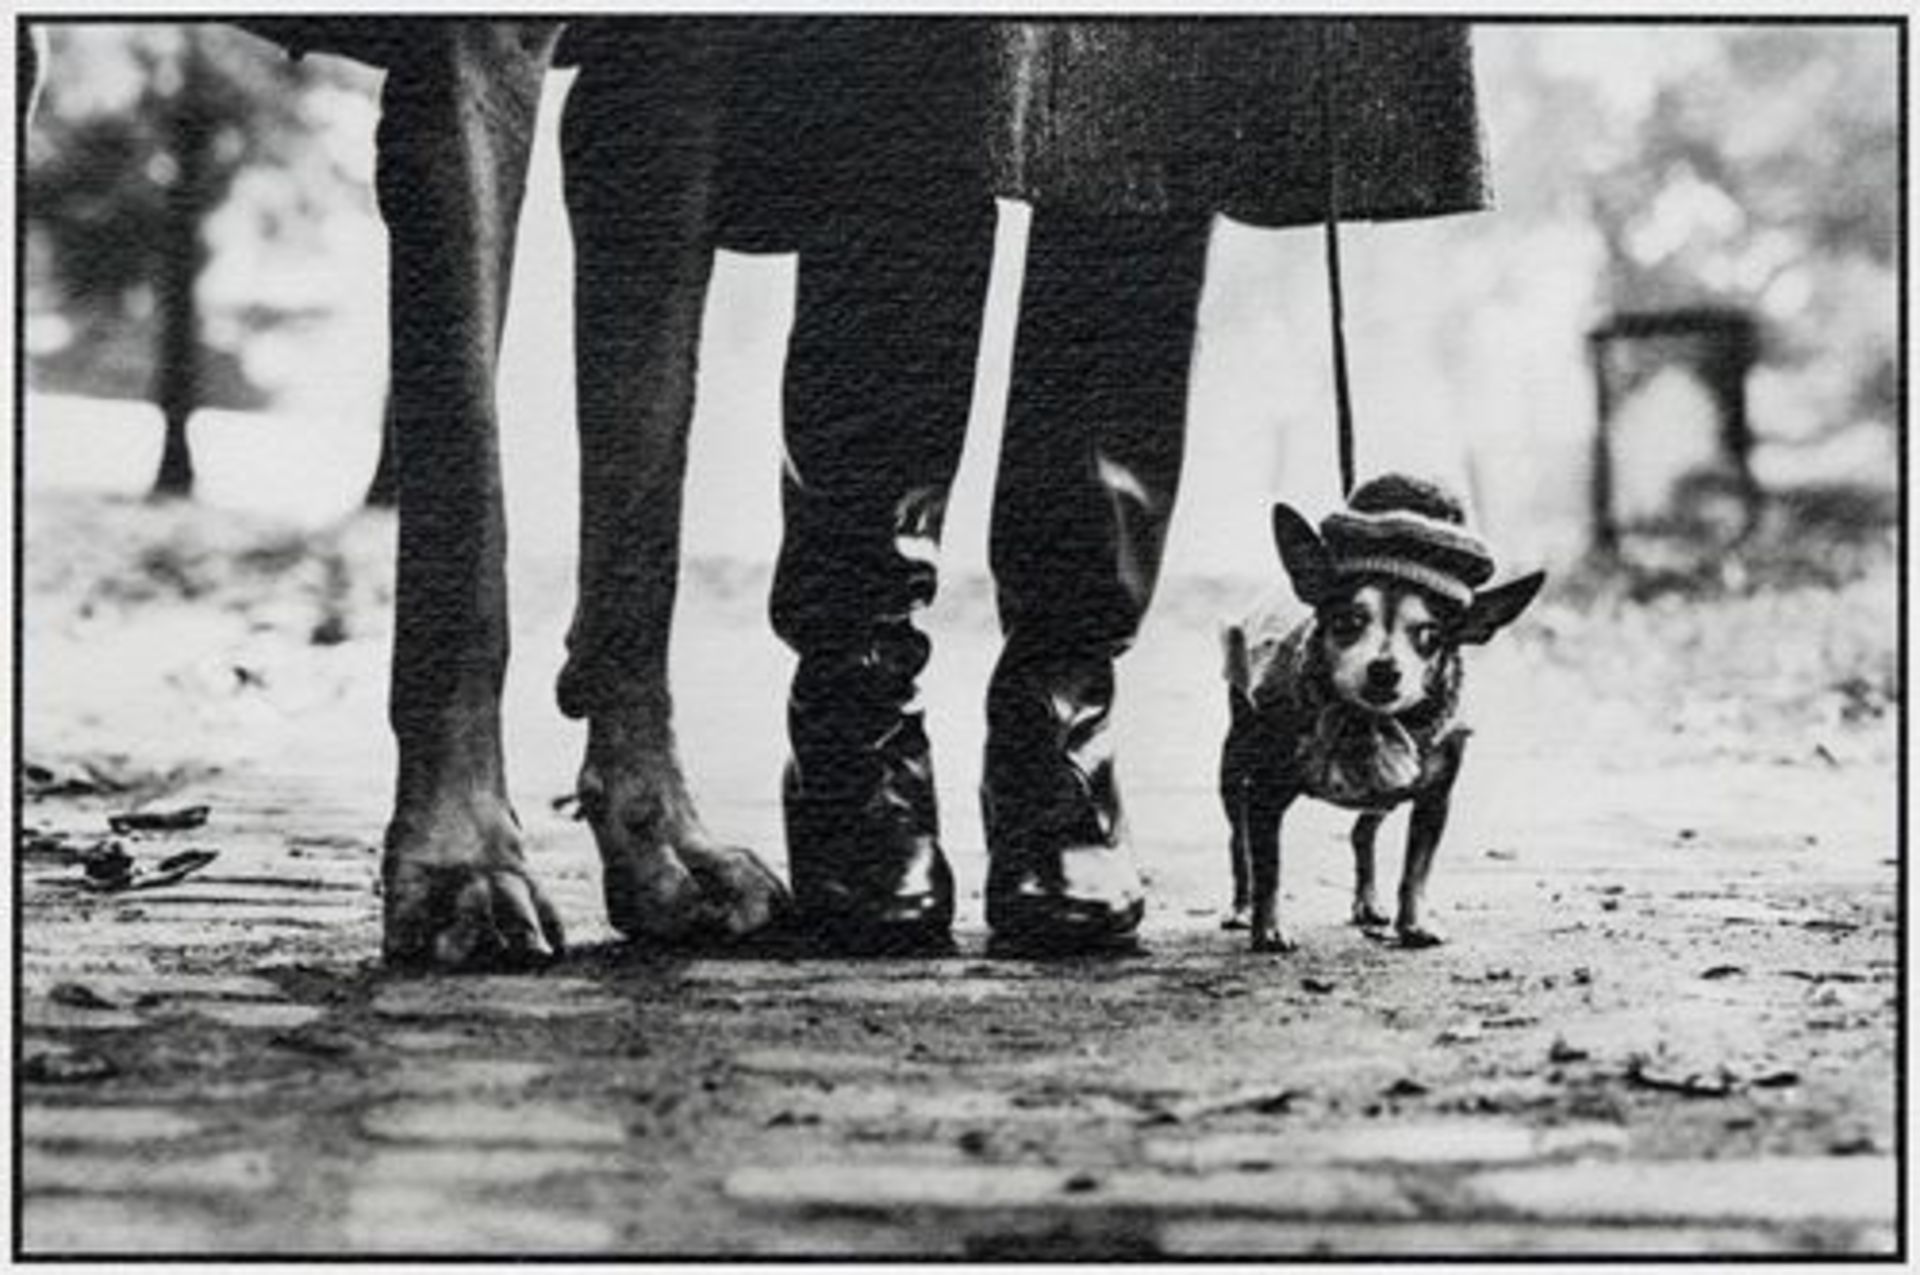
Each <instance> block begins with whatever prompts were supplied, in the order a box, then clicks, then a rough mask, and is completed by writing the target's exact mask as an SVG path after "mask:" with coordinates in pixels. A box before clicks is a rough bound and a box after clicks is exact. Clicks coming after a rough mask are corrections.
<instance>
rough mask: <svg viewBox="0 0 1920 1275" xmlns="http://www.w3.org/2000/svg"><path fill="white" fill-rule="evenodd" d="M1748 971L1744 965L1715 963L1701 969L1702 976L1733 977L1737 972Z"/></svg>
mask: <svg viewBox="0 0 1920 1275" xmlns="http://www.w3.org/2000/svg"><path fill="white" fill-rule="evenodd" d="M1746 972H1747V969H1746V966H1744V965H1715V966H1712V967H1711V968H1708V969H1704V970H1701V971H1700V977H1701V978H1732V977H1733V976H1734V975H1736V974H1744V973H1746Z"/></svg>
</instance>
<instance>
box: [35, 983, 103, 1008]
mask: <svg viewBox="0 0 1920 1275" xmlns="http://www.w3.org/2000/svg"><path fill="white" fill-rule="evenodd" d="M47 999H48V1000H50V1001H52V1002H53V1003H54V1004H56V1005H66V1006H69V1007H70V1008H73V1009H118V1008H120V1007H119V1006H118V1005H116V1004H114V1003H113V1002H112V1001H110V1000H108V999H107V998H106V997H104V996H102V995H101V994H100V993H98V992H96V991H94V990H93V989H92V988H91V987H88V986H87V985H86V984H85V983H55V984H54V985H53V986H52V987H50V988H48V989H47Z"/></svg>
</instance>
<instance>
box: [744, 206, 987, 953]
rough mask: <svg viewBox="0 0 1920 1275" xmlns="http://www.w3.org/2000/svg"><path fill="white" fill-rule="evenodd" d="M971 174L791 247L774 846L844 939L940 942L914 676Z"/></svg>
mask: <svg viewBox="0 0 1920 1275" xmlns="http://www.w3.org/2000/svg"><path fill="white" fill-rule="evenodd" d="M993 232H994V209H993V204H992V202H991V200H990V199H989V198H988V197H987V196H986V194H985V193H984V191H976V192H973V193H972V194H971V196H970V197H969V198H962V199H958V200H954V201H949V202H946V203H945V204H944V205H942V206H937V207H925V208H921V209H918V210H915V211H914V212H913V213H912V214H911V215H905V214H902V213H900V212H897V211H894V212H889V211H887V210H870V211H869V212H868V213H867V214H866V215H865V216H864V217H863V218H862V219H859V220H850V219H849V220H841V221H840V222H838V224H837V225H836V226H835V228H834V233H833V234H832V235H831V236H828V237H826V238H824V239H822V240H820V241H817V242H814V243H810V244H809V245H808V246H807V247H806V248H804V249H803V251H802V253H801V260H800V278H799V293H798V300H797V308H796V315H795V323H794V331H793V336H792V340H791V345H790V348H789V353H788V365H787V383H786V431H787V462H786V472H785V475H784V480H783V486H782V506H783V511H784V515H785V536H784V540H783V542H782V545H781V551H780V560H779V566H778V571H777V574H776V577H775V581H774V591H773V601H772V612H773V619H774V626H775V628H776V630H777V631H778V632H779V634H780V636H781V638H782V639H784V640H785V641H786V642H787V644H788V645H789V646H791V647H792V648H793V650H794V651H795V653H796V654H798V656H799V657H800V658H799V665H798V667H797V669H796V670H795V673H794V680H793V691H792V698H791V702H790V705H789V711H788V726H789V734H790V738H791V742H792V746H793V754H792V761H791V763H790V765H789V767H788V771H787V779H786V794H785V795H786V812H787V847H788V855H789V864H790V873H791V876H792V881H793V887H794V895H795V900H796V902H797V904H798V906H799V909H800V912H801V916H802V919H803V922H804V923H805V924H806V925H807V927H808V929H809V930H810V932H812V933H813V934H814V935H816V936H817V937H819V938H820V939H821V940H822V941H824V942H826V943H828V944H830V945H834V946H838V947H842V948H847V949H858V948H878V949H888V948H899V949H910V948H915V947H925V946H937V945H939V944H942V943H944V942H946V941H947V935H948V928H949V926H950V924H951V921H952V914H953V884H952V877H951V874H950V872H949V870H948V867H947V864H946V861H945V859H944V858H943V857H942V854H941V851H940V846H939V841H938V835H939V829H938V818H937V814H936V808H935V801H934V782H933V770H932V759H931V755H930V753H929V750H928V745H927V738H926V733H925V729H924V726H923V724H922V715H921V712H920V709H919V707H918V705H917V702H916V690H915V679H916V677H917V676H918V674H919V673H920V671H921V669H922V668H923V667H924V666H925V664H926V661H927V657H928V654H929V645H928V641H927V638H926V635H925V634H924V633H922V632H921V631H920V630H919V629H918V628H917V627H916V625H915V617H916V616H917V614H918V613H919V612H921V611H922V610H923V609H924V608H925V607H926V606H927V604H928V603H929V602H930V601H931V600H932V598H933V593H934V587H935V560H936V555H937V552H938V547H939V539H940V529H941V523H942V520H943V517H944V515H945V511H946V501H947V493H948V489H949V487H950V486H951V485H952V482H953V475H954V470H955V469H956V467H957V466H958V464H959V459H960V451H961V445H962V443H963V441H964V439H965V435H966V426H967V418H968V414H969V411H970V408H971V403H972V396H973V381H974V364H975V359H976V357H977V352H978V347H979V335H980V320H981V311H982V307H983V305H984V303H985V298H986V287H987V275H988V269H989V265H990V262H991V257H992V251H993Z"/></svg>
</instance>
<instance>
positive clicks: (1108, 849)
mask: <svg viewBox="0 0 1920 1275" xmlns="http://www.w3.org/2000/svg"><path fill="white" fill-rule="evenodd" d="M1206 246H1207V222H1206V220H1205V219H1204V218H1177V217H1135V218H1125V217H1120V218H1102V217H1084V216H1075V215H1071V214H1066V213H1063V212H1061V211H1060V210H1057V209H1049V208H1041V209H1038V210H1036V212H1035V213H1034V217H1033V222H1032V225H1031V227H1030V230H1029V234H1028V242H1027V272H1026V282H1025V286H1024V288H1023V290H1022V293H1021V303H1020V320H1019V329H1018V332H1017V334H1016V336H1015V340H1014V355H1013V385H1012V391H1011V394H1010V396H1009V399H1008V404H1007V424H1006V433H1005V435H1004V437H1003V439H1002V441H1001V448H1000V472H999V476H998V481H997V484H996V487H995V492H994V509H993V532H992V537H993V539H992V552H993V575H994V584H995V588H996V592H997V595H998V599H999V604H1000V625H1001V629H1002V631H1003V633H1004V635H1005V638H1006V647H1005V650H1004V651H1003V652H1002V654H1001V657H1000V662H999V664H998V666H997V667H996V668H995V669H994V675H993V685H992V687H991V688H990V689H989V691H988V696H987V753H986V771H985V776H984V782H983V784H982V789H981V806H982V813H983V815H984V818H985V821H986V829H987V854H988V856H989V860H990V862H989V867H988V873H987V923H988V925H990V926H991V927H992V929H993V937H994V941H995V946H996V947H997V948H1014V949H1018V948H1030V949H1042V950H1074V949H1086V948H1101V947H1111V946H1115V945H1121V946H1131V936H1132V934H1133V933H1134V931H1135V930H1136V929H1137V928H1138V926H1139V924H1140V919H1141V916H1142V914H1143V913H1144V911H1145V900H1144V897H1143V895H1144V892H1143V890H1142V888H1141V883H1140V876H1139V873H1138V872H1136V871H1135V870H1134V866H1133V859H1132V855H1131V854H1130V852H1129V851H1128V849H1127V846H1126V843H1125V839H1124V837H1125V829H1124V824H1123V820H1122V818H1121V813H1120V795H1119V791H1118V789H1117V787H1116V785H1115V781H1114V772H1113V748H1112V736H1111V733H1110V730H1109V718H1110V716H1111V713H1112V709H1113V689H1114V678H1113V670H1114V661H1115V660H1117V659H1118V658H1119V657H1120V655H1121V654H1122V653H1123V652H1125V650H1126V649H1127V647H1128V646H1129V645H1130V644H1131V643H1132V641H1133V638H1134V635H1135V634H1136V633H1137V632H1139V628H1140V622H1141V619H1142V618H1143V617H1144V616H1145V614H1146V609H1147V605H1148V603H1149V601H1150V600H1151V599H1152V596H1153V588H1154V583H1155V581H1156V579H1157V578H1158V576H1159V572H1160V562H1161V556H1162V551H1163V549H1164V547H1165V540H1166V530H1167V521H1168V519H1169V518H1170V517H1171V515H1172V512H1173V503H1174V497H1175V494H1176V492H1177V490H1178V487H1179V478H1180V460H1181V451H1182V446H1183V442H1184V429H1185V417H1186V399H1187V381H1188V372H1189V366H1190V364H1191V361H1192V352H1193V334H1194V324H1195V315H1196V313H1197V308H1198V302H1199V297H1200V286H1201V282H1202V280H1203V277H1204V274H1205V266H1206Z"/></svg>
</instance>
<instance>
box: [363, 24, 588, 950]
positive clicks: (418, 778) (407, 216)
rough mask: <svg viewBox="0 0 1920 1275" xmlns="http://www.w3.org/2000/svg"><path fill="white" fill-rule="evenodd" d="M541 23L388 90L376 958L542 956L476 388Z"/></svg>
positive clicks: (426, 54)
mask: <svg viewBox="0 0 1920 1275" xmlns="http://www.w3.org/2000/svg"><path fill="white" fill-rule="evenodd" d="M559 30H560V24H558V23H512V22H469V21H461V22H421V23H419V24H417V26H416V28H415V30H414V31H413V32H412V33H411V34H412V38H411V39H410V40H409V41H408V42H407V45H406V48H405V50H404V52H403V53H402V54H400V55H397V56H396V58H395V60H394V62H393V64H392V65H391V66H390V68H389V70H388V74H387V80H386V85H385V88H384V90H383V92H382V97H381V119H380V129H379V135H378V145H379V167H378V174H377V188H378V192H379V199H380V211H381V215H382V217H383V218H384V220H385V221H386V224H387V229H388V242H389V245H390V254H391V255H390V271H391V291H390V294H389V300H388V306H389V310H390V313H391V339H392V354H391V359H392V387H393V412H394V423H395V432H396V440H395V441H396V444H397V455H398V460H399V472H400V565H399V578H398V585H397V601H398V608H397V616H396V620H395V626H394V646H393V684H392V698H391V701H390V708H389V712H390V718H391V721H392V724H393V731H394V735H395V737H396V740H397V743H398V745H399V786H398V794H397V797H396V802H395V808H394V814H393V821H392V823H391V824H390V825H389V826H388V828H387V836H386V856H385V859H384V860H383V862H382V865H381V879H382V883H383V885H384V887H385V892H386V898H385V939H386V943H385V946H386V954H387V957H388V959H389V960H394V961H400V962H414V961H431V962H433V963H436V964H440V965H446V966H477V965H521V964H530V963H536V962H539V961H542V960H546V959H550V958H551V957H552V955H553V954H554V952H555V951H556V949H558V948H559V947H560V945H561V934H560V926H559V922H558V919H557V917H556V916H555V915H554V912H553V909H552V907H551V906H550V905H548V903H547V902H546V900H545V899H544V898H542V897H541V895H540V892H539V890H538V889H537V887H535V885H534V883H533V881H532V879H531V878H530V877H529V875H528V873H527V869H526V864H525V862H524V860H523V858H522V855H521V849H520V833H519V824H518V821H517V819H516V818H515V816H514V813H513V808H512V806H511V805H510V804H509V802H508V800H507V790H506V777H505V774H504V766H503V763H502V758H501V747H500V689H501V683H502V681H503V679H504V677H505V673H506V663H507V631H508V626H507V591H506V571H505V557H506V526H505V515H504V512H503V509H502V505H501V490H500V466H499V448H498V438H497V425H496V421H495V416H494V394H493V388H494V370H495V364H496V362H497V356H498V353H499V346H500V331H501V324H502V320H503V317H504V314H505V311H506V304H507V282H508V277H509V274H510V272H511V267H512V258H513V238H514V230H515V226H516V223H517V221H518V217H519V211H520V199H521V194H522V191H523V189H524V186H525V182H526V171H527V161H528V155H529V152H530V150H531V148H532V142H533V128H534V115H535V111H536V109H537V107H538V104H539V98H540V87H541V79H542V76H543V74H544V72H545V70H546V66H547V63H548V60H549V58H550V57H551V54H552V50H553V45H554V42H555V40H556V38H557V36H558V34H559Z"/></svg>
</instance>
